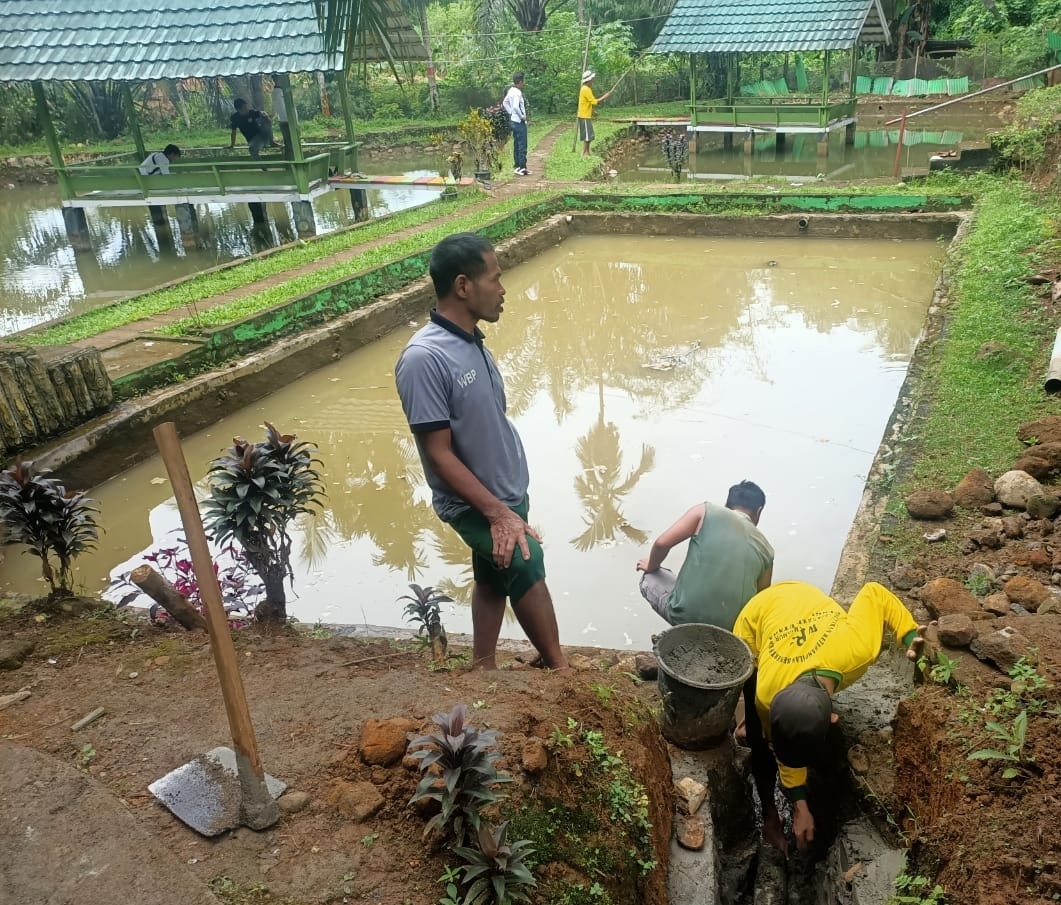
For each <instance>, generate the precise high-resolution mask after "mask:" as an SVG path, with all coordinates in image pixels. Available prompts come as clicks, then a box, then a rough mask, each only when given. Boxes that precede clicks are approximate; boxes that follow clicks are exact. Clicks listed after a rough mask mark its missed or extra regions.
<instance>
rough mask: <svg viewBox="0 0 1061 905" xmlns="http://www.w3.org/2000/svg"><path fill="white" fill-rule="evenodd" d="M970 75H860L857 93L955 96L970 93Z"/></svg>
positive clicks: (856, 84)
mask: <svg viewBox="0 0 1061 905" xmlns="http://www.w3.org/2000/svg"><path fill="white" fill-rule="evenodd" d="M968 92H969V77H968V76H962V77H961V78H960V79H890V78H885V77H883V76H878V77H877V78H875V79H870V77H869V76H866V75H860V76H857V77H856V78H855V93H856V94H878V95H892V96H893V97H925V96H927V95H932V94H946V95H948V96H951V97H954V96H957V95H959V94H968Z"/></svg>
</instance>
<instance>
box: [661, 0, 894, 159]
mask: <svg viewBox="0 0 1061 905" xmlns="http://www.w3.org/2000/svg"><path fill="white" fill-rule="evenodd" d="M889 40H890V38H889V33H888V26H887V21H886V19H885V18H884V12H883V10H882V8H881V4H880V0H677V2H676V3H675V4H674V8H673V9H672V10H671V13H670V15H669V16H668V17H667V21H666V23H665V24H664V26H663V29H662V31H661V32H660V33H659V36H658V37H657V38H656V40H655V42H654V43H653V44H652V47H651V48H650V52H652V53H682V54H688V55H689V70H690V101H689V112H690V116H689V121H688V129H689V131H690V133H692V138H693V139H694V141H695V137H696V133H699V132H721V133H723V134H724V135H725V140H726V143H727V144H730V143H731V142H732V140H733V135H734V134H743V135H744V136H745V149H746V150H749V149H750V148H751V138H752V137H753V136H754V134H755V132H757V131H767V132H773V133H777V135H778V136H779V138H778V141H779V143H781V142H782V141H783V136H784V134H786V133H815V134H817V136H818V142H819V153H827V151H828V137H829V133H830V132H832V131H834V130H836V129H841V128H843V129H846V130H847V139H848V141H849V142H851V141H853V140H854V128H855V60H856V51H857V48H858V45H859V44H887V43H888V42H889ZM793 51H794V52H796V53H808V52H824V63H825V67H824V77H823V79H822V86H821V90H820V92H812V91H811V90H810V86H809V84H808V81H807V74H806V70H805V68H804V67H803V64H802V60H801V59H800V58H799V57H797V60H796V67H795V82H796V84H795V85H794V86H789V84H788V82H787V80H785V79H777V80H774V81H766V80H760V81H757V82H752V83H750V84H746V85H743V86H742V85H741V61H742V59H744V58H746V57H748V56H749V55H754V54H764V53H777V52H780V53H788V52H793ZM707 54H720V55H722V56H723V57H724V60H725V71H726V76H727V77H726V94H725V96H724V97H718V98H711V99H707V100H704V99H699V98H697V96H696V84H697V70H696V63H697V59H698V57H700V56H702V55H707ZM837 54H844V55H846V56H847V60H846V61H844V62H846V68H845V69H841V67H840V66H839V65H837V63H838V61H837V59H836V55H837ZM832 72H845V73H846V79H845V81H846V84H843V85H842V86H841V88H840V90H839V91H836V90H831V86H830V75H831V73H832ZM792 88H794V89H795V90H792Z"/></svg>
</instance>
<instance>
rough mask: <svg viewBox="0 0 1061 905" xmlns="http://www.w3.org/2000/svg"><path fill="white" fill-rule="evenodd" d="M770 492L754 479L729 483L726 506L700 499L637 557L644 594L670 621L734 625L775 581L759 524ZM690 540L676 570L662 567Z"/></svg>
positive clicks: (770, 550)
mask: <svg viewBox="0 0 1061 905" xmlns="http://www.w3.org/2000/svg"><path fill="white" fill-rule="evenodd" d="M765 505H766V494H764V493H763V491H762V489H761V488H760V487H759V486H758V485H757V484H754V483H752V482H751V481H741V482H740V483H739V484H734V485H733V486H732V487H731V488H730V489H729V496H728V497H727V498H726V505H725V508H723V507H722V506H717V505H715V504H714V503H699V504H697V505H696V506H693V507H692V508H691V509H690V510H689V511H688V512H686V513H685V514H684V515H683V516H682V517H681V518H679V519H678V521H676V522H675V523H674V524H673V525H671V526H670V527H669V528H668V529H667V530H666V531H664V532H663V533H662V534H661V535H660V536H659V537H658V538H657V539H656V542H655V543H654V544H653V545H652V549H651V550H650V551H649V554H648V556H647V557H645V558H644V559H640V560H638V562H637V571H638V572H641V573H643V574H642V576H641V594H642V596H643V597H644V598H645V599H646V600H647V601H648V602H649V603H650V604H651V606H652V609H654V610H655V611H656V612H657V613H659V615H660V616H662V617H663V618H664V619H666V620H667V622H669V623H670V624H671V625H683V624H685V623H687V622H706V623H709V624H710V625H717V626H718V627H719V628H724V629H726V630H727V631H732V629H733V623H734V622H736V620H737V615H738V614H739V613H740V611H741V610H742V609H743V607H744V605H745V604H746V603H747V602H748V601H749V600H751V598H752V597H754V596H755V595H756V594H757V593H758V592H759V591H761V590H763V589H764V588H767V587H769V586H770V582H771V580H772V578H773V571H774V550H773V547H771V546H770V542H769V541H767V539H766V538H765V537H764V536H763V533H762V532H761V531H760V530H759V528H758V527H757V526H758V524H759V517H760V516H761V515H762V512H763V507H764V506H765ZM685 540H687V541H689V550H688V552H687V553H686V555H685V562H684V563H683V564H682V567H681V569H680V570H679V571H678V574H677V576H675V574H674V573H673V572H672V571H671V570H670V569H665V568H662V566H663V560H664V559H666V558H667V554H668V553H670V551H671V549H672V548H673V547H674V546H676V545H677V544H680V543H681V542H682V541H685Z"/></svg>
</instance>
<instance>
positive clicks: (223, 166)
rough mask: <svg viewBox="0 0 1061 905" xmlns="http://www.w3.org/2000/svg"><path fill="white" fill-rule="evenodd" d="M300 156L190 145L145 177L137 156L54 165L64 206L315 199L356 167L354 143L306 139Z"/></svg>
mask: <svg viewBox="0 0 1061 905" xmlns="http://www.w3.org/2000/svg"><path fill="white" fill-rule="evenodd" d="M303 149H304V151H305V152H306V156H305V157H304V158H303V159H302V160H299V161H295V160H285V159H284V158H283V157H281V156H280V155H279V154H278V153H268V154H264V155H263V156H261V157H260V158H256V159H252V158H250V157H247V156H244V155H243V154H238V153H235V152H232V151H230V150H228V149H227V148H189V149H187V150H186V151H185V152H184V154H183V155H182V156H181V157H180V158H179V159H178V160H177V161H175V162H173V163H172V164H171V165H170V172H169V173H166V174H161V173H160V174H156V175H153V176H145V175H143V174H142V173H141V172H140V170H139V163H140V161H139V160H137V159H136V155H128V154H121V155H112V156H111V157H108V158H99V159H98V160H95V161H93V162H90V163H84V164H73V165H67V166H64V167H62V168H57V169H56V178H57V180H58V183H59V191H60V194H61V196H62V204H63V207H65V208H96V207H137V206H143V205H145V204H147V205H154V206H160V207H162V206H166V205H174V204H208V203H217V202H250V203H260V202H267V201H312V200H313V199H314V198H316V197H318V196H319V195H323V194H324V193H326V192H329V191H331V186H330V185H329V183H328V178H329V174H331V173H335V172H340V173H343V172H346V173H349V172H354V171H356V168H357V145H356V144H354V143H348V144H343V143H330V144H316V145H312V144H308V145H304V146H303Z"/></svg>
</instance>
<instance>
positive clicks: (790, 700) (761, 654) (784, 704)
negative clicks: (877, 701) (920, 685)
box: [733, 581, 925, 851]
mask: <svg viewBox="0 0 1061 905" xmlns="http://www.w3.org/2000/svg"><path fill="white" fill-rule="evenodd" d="M885 626H888V627H889V628H891V629H892V631H893V632H895V636H896V637H897V638H898V639H900V641H901V642H902V644H903V646H904V647H906V648H907V654H906V655H907V657H909V658H910V659H911V660H916V659H917V657H918V656H919V653H920V650H921V648H922V647H923V645H924V640H925V639H924V632H925V627H924V626H918V624H917V623H916V622H915V621H914V617H913V616H911V615H910V611H909V610H907V608H906V607H905V606H903V604H902V601H900V600H899V598H898V597H896V596H895V595H894V594H893V593H892V592H891V591H889V590H887V589H886V588H884V587H883V586H881V585H879V584H877V583H876V582H870V583H869V584H867V585H865V586H864V587H863V588H862V590H860V591H859V592H858V594H857V595H856V596H855V599H854V600H853V601H852V603H851V607H850V609H848V610H847V611H846V612H845V611H844V609H843V608H842V607H841V606H840V605H839V604H838V603H837V602H836V601H835V600H833V599H832V598H831V597H829V596H827V595H826V594H824V593H823V592H822V591H820V590H818V588H816V587H814V586H813V585H809V584H805V583H804V582H802V581H783V582H779V583H778V584H775V585H772V586H771V587H769V588H767V589H766V590H765V591H760V592H759V593H758V594H756V595H755V596H754V597H753V598H752V599H751V600H749V601H748V603H747V604H746V605H745V607H744V609H742V610H741V612H740V615H739V616H737V622H736V624H735V625H734V626H733V632H734V634H735V635H737V636H738V637H739V638H742V639H743V640H744V641H745V642H747V644H748V646H749V647H750V648H751V650H752V656H754V657H755V661H756V672H755V673H754V674H753V675H752V678H751V679H749V680H748V683H747V684H746V685H745V687H744V700H745V719H746V721H747V734H748V744H749V747H750V748H751V749H752V773H753V775H754V777H755V785H756V788H757V789H758V791H759V799H760V801H761V803H762V806H763V837H764V838H765V839H766V841H767V842H769V843H770V844H771V845H773V846H775V847H776V848H778V849H780V850H781V851H785V850H786V849H787V845H786V842H785V837H784V832H783V830H782V827H781V820H780V817H779V816H778V813H777V807H776V806H775V805H774V784H775V780H776V776H777V775H778V773H780V776H781V786H782V788H783V789H784V791H785V793H786V794H787V795H788V797H789V798H790V799H791V801H792V831H793V833H794V835H795V837H796V844H797V845H798V846H799V847H800V848H803V847H804V846H805V845H806V844H807V843H808V842H810V841H812V840H813V839H814V817H813V816H812V815H811V812H810V807H809V806H808V804H807V766H808V765H809V764H811V763H813V762H815V761H816V760H818V759H819V756H820V754H821V752H822V749H823V747H824V745H825V742H826V738H827V736H828V734H829V726H830V725H831V724H832V723H835V722H836V721H837V720H838V719H839V718H838V716H837V715H836V714H835V713H833V706H832V696H833V694H835V693H836V692H837V691H838V690H839V689H841V688H847V686H848V685H850V684H851V683H852V682H854V681H855V680H856V679H858V678H859V677H860V676H861V675H862V674H863V673H864V672H865V671H866V670H867V669H868V668H869V666H870V664H871V663H873V661H874V660H876V659H877V656H878V654H880V649H881V644H882V643H883V641H884V627H885ZM753 700H754V705H753ZM770 748H773V757H771V755H770ZM775 759H776V767H775Z"/></svg>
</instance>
